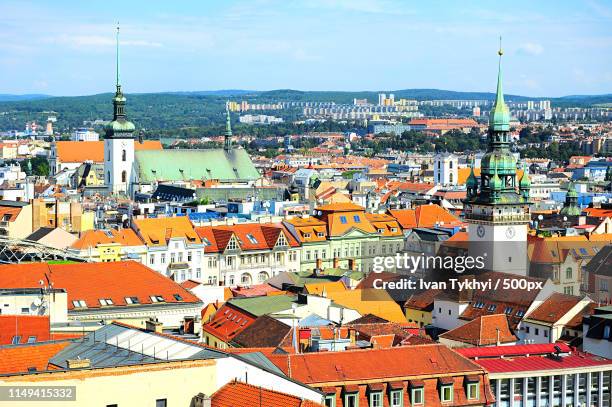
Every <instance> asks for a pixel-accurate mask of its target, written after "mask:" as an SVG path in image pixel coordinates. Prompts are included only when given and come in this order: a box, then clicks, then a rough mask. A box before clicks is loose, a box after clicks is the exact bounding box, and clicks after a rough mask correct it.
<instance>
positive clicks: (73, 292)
mask: <svg viewBox="0 0 612 407" xmlns="http://www.w3.org/2000/svg"><path fill="white" fill-rule="evenodd" d="M41 280H42V281H43V282H45V284H49V283H53V288H55V289H65V290H66V291H67V293H68V310H74V309H75V306H74V304H73V301H76V300H83V301H85V302H86V304H87V308H89V309H91V308H101V307H102V305H101V304H100V301H99V300H100V299H107V298H110V299H111V300H112V302H113V305H112V306H127V305H128V304H127V302H126V300H125V298H126V297H137V298H138V300H139V302H140V304H153V301H152V300H151V298H150V296H152V295H155V296H158V295H160V296H162V297H163V299H164V302H165V303H199V302H200V300H199V299H198V298H197V297H196V296H195V295H193V294H191V293H190V292H189V291H187V290H185V289H184V288H183V287H181V286H180V285H179V284H177V283H175V282H174V281H172V280H170V279H169V278H167V277H164V276H163V275H161V274H159V273H158V272H156V271H154V270H151V269H150V268H148V267H146V266H145V265H143V264H140V263H136V262H133V261H120V262H110V263H72V264H47V263H24V264H11V265H2V266H0V287H4V288H40V284H39V281H41ZM175 295H178V296H179V297H175Z"/></svg>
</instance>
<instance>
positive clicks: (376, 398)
mask: <svg viewBox="0 0 612 407" xmlns="http://www.w3.org/2000/svg"><path fill="white" fill-rule="evenodd" d="M382 406H383V402H382V393H381V392H379V391H377V392H372V393H370V407H382Z"/></svg>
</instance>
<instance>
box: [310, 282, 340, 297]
mask: <svg viewBox="0 0 612 407" xmlns="http://www.w3.org/2000/svg"><path fill="white" fill-rule="evenodd" d="M304 289H305V290H306V293H308V294H315V295H323V293H324V292H325V294H327V293H329V292H332V291H346V286H345V285H344V283H343V282H342V280H338V281H323V282H321V283H308V284H304Z"/></svg>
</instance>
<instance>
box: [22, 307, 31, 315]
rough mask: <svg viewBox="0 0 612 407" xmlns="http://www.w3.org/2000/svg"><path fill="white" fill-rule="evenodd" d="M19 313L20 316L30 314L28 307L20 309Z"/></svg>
mask: <svg viewBox="0 0 612 407" xmlns="http://www.w3.org/2000/svg"><path fill="white" fill-rule="evenodd" d="M21 313H22V314H29V313H30V309H29V308H28V307H23V308H21Z"/></svg>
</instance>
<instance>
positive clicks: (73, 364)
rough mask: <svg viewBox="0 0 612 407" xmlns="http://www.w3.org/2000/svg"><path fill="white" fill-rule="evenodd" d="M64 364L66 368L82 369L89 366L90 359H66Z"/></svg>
mask: <svg viewBox="0 0 612 407" xmlns="http://www.w3.org/2000/svg"><path fill="white" fill-rule="evenodd" d="M66 365H68V369H84V368H86V367H91V361H90V360H89V359H66Z"/></svg>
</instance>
